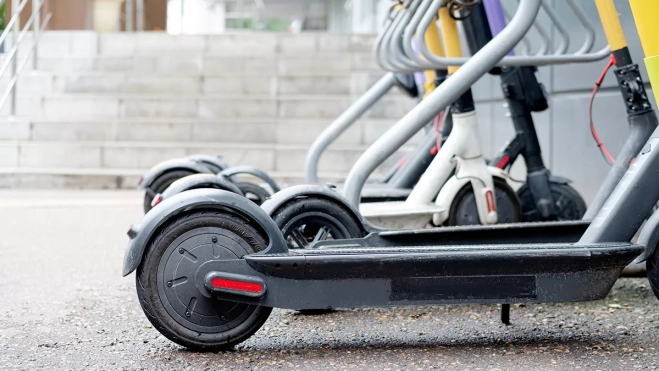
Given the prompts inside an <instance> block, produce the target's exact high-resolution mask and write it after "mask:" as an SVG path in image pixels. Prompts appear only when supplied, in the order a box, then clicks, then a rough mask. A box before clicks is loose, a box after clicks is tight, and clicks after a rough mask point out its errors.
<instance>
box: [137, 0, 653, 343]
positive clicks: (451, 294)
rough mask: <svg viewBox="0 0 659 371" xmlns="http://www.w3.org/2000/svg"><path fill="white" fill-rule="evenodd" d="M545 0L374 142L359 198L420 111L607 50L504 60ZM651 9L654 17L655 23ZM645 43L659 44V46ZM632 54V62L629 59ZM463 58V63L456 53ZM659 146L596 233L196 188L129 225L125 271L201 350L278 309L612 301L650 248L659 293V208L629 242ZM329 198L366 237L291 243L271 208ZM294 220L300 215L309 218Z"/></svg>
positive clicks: (159, 313)
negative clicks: (414, 224) (403, 221)
mask: <svg viewBox="0 0 659 371" xmlns="http://www.w3.org/2000/svg"><path fill="white" fill-rule="evenodd" d="M485 1H487V0H485ZM597 4H598V10H600V13H601V14H605V15H607V16H608V18H606V17H602V19H603V20H604V22H606V23H605V27H608V28H609V30H608V31H607V33H609V32H611V33H613V34H614V35H613V36H614V37H620V36H621V35H622V29H621V28H620V26H619V24H618V25H617V27H616V25H615V22H614V21H613V20H617V13H616V12H615V8H614V4H613V1H612V0H598V1H597ZM540 5H541V0H526V1H522V2H520V4H519V8H518V10H517V12H516V13H515V15H514V16H513V18H512V19H511V21H510V23H509V25H508V26H507V27H506V28H505V29H504V30H503V31H502V32H501V33H499V34H498V35H497V36H495V37H494V38H493V40H492V41H490V42H489V43H488V44H487V45H485V46H484V47H483V48H482V49H481V50H480V51H479V52H478V53H476V54H475V55H474V56H473V57H472V58H470V59H469V60H468V61H466V62H465V63H464V65H463V66H462V68H460V70H458V71H457V72H456V73H455V74H453V75H452V76H451V77H450V78H449V79H448V80H447V81H446V82H445V83H444V84H442V86H440V87H439V88H438V89H437V90H436V91H434V92H433V93H432V94H431V95H430V96H429V97H428V98H427V99H426V100H425V101H424V102H422V103H421V104H419V105H418V106H417V107H415V108H414V109H413V110H412V111H411V112H410V113H409V114H408V115H406V116H405V117H404V118H403V119H402V120H401V121H400V122H399V123H398V124H396V125H395V126H394V128H392V130H390V131H388V132H387V133H386V134H385V135H384V136H383V138H381V139H380V140H378V141H377V142H376V143H375V144H374V145H373V146H372V147H371V148H369V150H368V151H367V152H366V154H365V155H364V157H362V159H363V160H360V161H358V163H357V166H356V167H355V169H353V172H352V173H351V176H349V179H348V182H347V184H346V194H347V195H348V196H349V199H354V198H358V197H359V188H361V186H362V185H363V182H362V177H356V176H355V172H361V171H363V170H364V169H365V168H366V169H368V168H370V167H372V166H374V165H375V164H374V163H368V161H367V160H369V159H372V158H376V159H377V158H378V157H379V156H380V155H382V156H384V155H386V153H380V152H382V151H383V144H388V143H387V142H390V141H392V139H393V138H399V137H400V136H401V134H403V138H399V139H400V140H405V138H404V137H405V132H407V131H409V132H412V133H413V132H414V131H415V130H418V128H417V127H414V126H417V125H416V124H417V120H416V119H417V116H424V117H428V118H430V117H432V116H434V115H436V114H437V107H445V106H446V105H447V104H448V103H450V102H451V101H453V100H455V99H456V98H458V97H459V96H460V95H461V94H463V93H464V92H466V91H467V89H468V88H469V86H471V85H472V84H473V82H474V81H475V80H476V79H477V78H478V77H479V76H481V75H483V74H485V73H487V71H488V70H490V69H491V68H492V67H494V66H495V65H496V64H497V62H499V65H501V66H511V65H520V64H527V65H528V64H535V65H539V64H542V63H550V61H551V62H552V63H560V62H563V63H565V62H566V61H579V60H581V61H583V60H585V59H588V58H591V57H592V58H595V56H594V54H597V53H594V54H590V55H586V56H584V55H580V56H578V58H577V57H576V56H572V55H570V56H568V55H565V57H568V58H557V56H551V57H548V58H546V59H545V58H541V57H539V56H538V57H535V56H534V57H527V58H521V57H506V58H504V56H505V54H506V53H507V52H508V51H509V50H511V49H512V48H513V47H514V46H515V45H516V44H517V43H518V42H519V41H520V39H521V38H522V37H523V35H524V34H525V33H526V32H527V31H528V29H529V28H530V27H531V25H532V22H533V20H534V19H535V17H536V15H537V13H538V10H539V8H540ZM635 5H636V6H644V7H645V8H646V9H643V10H641V11H640V12H638V13H640V14H641V17H639V18H641V19H642V21H643V25H644V26H646V25H647V27H649V28H653V27H654V24H646V23H645V21H647V20H648V19H650V20H652V21H653V19H652V17H656V16H657V15H659V6H658V5H657V4H653V3H650V2H645V3H644V2H643V1H642V0H638V1H636V4H635ZM646 12H651V14H652V15H653V16H652V17H647V14H645V13H646ZM634 13H635V14H637V11H635V12H634ZM639 22H640V21H639ZM612 23H613V25H612ZM612 26H613V27H612ZM639 28H640V29H642V28H641V27H640V26H639ZM653 31H655V30H653ZM607 37H608V38H611V37H612V35H608V34H607ZM648 39H649V38H648ZM622 40H624V37H623V38H622ZM649 40H650V41H647V42H654V43H655V44H656V41H654V40H652V39H649ZM623 44H624V42H623ZM644 44H645V41H644ZM618 46H620V45H618ZM644 46H645V45H644ZM611 47H612V48H614V54H618V55H619V56H624V55H625V54H626V56H627V57H629V53H628V51H626V46H623V47H622V48H620V49H615V46H614V44H613V43H612V45H611ZM645 49H646V50H657V49H659V45H654V44H653V45H652V48H650V47H645ZM607 52H608V50H607ZM657 54H659V52H658V53H657ZM653 57H654V56H653ZM654 58H659V56H657V57H654ZM528 61H531V63H528ZM627 61H628V62H630V63H631V58H628V60H627ZM457 62H461V61H455V60H451V61H450V63H457ZM619 63H620V62H619ZM648 66H649V67H652V68H649V70H651V78H652V81H653V82H655V83H659V80H657V76H659V71H658V70H657V68H655V66H656V65H652V64H651V63H648ZM624 67H629V66H628V65H621V68H618V69H617V71H616V75H619V76H620V78H621V79H622V81H624V82H626V85H627V86H629V84H630V82H632V81H637V78H638V79H640V76H634V75H633V74H634V72H633V71H634V69H633V68H632V69H629V68H627V69H622V68H624ZM635 71H638V70H637V69H636V70H635ZM628 78H632V79H631V80H627V79H628ZM638 81H642V80H638ZM638 81H637V82H638ZM621 85H625V84H622V83H621ZM634 89H636V90H634ZM642 89H643V85H642V84H639V85H634V87H633V88H632V90H633V91H634V92H635V95H634V97H636V98H637V99H636V100H633V101H632V102H630V103H632V105H633V106H634V107H637V108H643V109H645V108H649V107H644V104H649V102H647V100H646V101H644V102H643V100H642V99H641V98H642V97H643V95H644V94H641V93H642V92H643V90H642ZM638 104H641V105H640V106H637V105H638ZM645 117H646V119H647V117H648V116H645ZM655 123H656V118H655ZM410 124H414V125H410ZM408 126H409V127H408ZM655 126H656V125H655ZM658 144H659V130H657V131H655V133H654V134H653V135H652V138H651V139H650V140H649V141H648V144H647V146H646V147H645V149H644V150H643V151H641V153H640V154H639V155H638V156H637V157H636V161H635V162H634V163H633V164H632V165H631V167H630V168H629V170H628V171H627V172H626V174H625V175H624V177H623V179H622V180H621V181H620V182H619V184H618V186H617V187H616V188H615V190H614V192H613V193H612V195H611V196H610V197H609V199H608V200H607V202H606V204H605V206H604V207H603V208H602V209H601V211H600V212H599V213H598V214H597V217H596V218H595V220H594V222H593V223H592V224H590V226H589V227H588V229H587V230H586V231H585V233H575V232H576V231H575V228H573V226H574V225H577V224H578V223H574V222H572V223H570V222H557V223H526V224H518V225H494V226H472V227H461V228H439V229H424V230H414V231H386V230H380V229H377V228H374V227H372V226H370V225H369V224H368V223H367V222H365V221H363V220H362V219H361V218H360V215H359V211H358V210H356V209H355V208H354V207H353V206H351V205H352V204H351V203H350V202H348V201H347V200H345V199H344V198H343V197H341V196H340V195H339V194H337V193H336V192H334V191H332V190H331V189H327V188H321V187H315V186H301V187H298V189H295V188H287V189H285V190H283V191H281V192H279V193H278V194H277V195H275V198H276V199H275V198H272V199H270V200H268V201H267V202H266V203H264V205H263V206H262V208H259V207H258V206H256V205H255V204H254V203H252V202H250V201H248V200H247V199H245V198H244V197H240V196H237V195H236V194H233V193H230V192H226V191H221V190H210V189H199V190H194V191H190V192H187V193H185V194H179V195H177V196H175V197H173V198H171V199H169V200H166V201H164V202H162V203H161V204H160V205H158V206H157V207H156V208H154V210H152V212H150V213H148V214H147V215H146V216H145V218H144V219H143V221H142V223H141V224H140V225H137V226H133V227H131V229H130V230H129V232H128V234H129V236H130V238H131V242H130V245H129V248H128V250H127V253H126V258H125V262H124V275H127V274H130V273H131V272H132V271H134V270H135V269H139V271H138V272H137V277H136V281H137V289H138V296H139V297H140V304H141V305H142V308H143V310H144V311H145V313H147V317H148V318H149V320H150V321H151V322H152V323H153V324H154V327H156V328H157V329H158V330H159V331H160V332H161V333H163V334H164V335H165V336H167V337H168V338H169V339H171V340H172V341H175V342H177V343H179V344H181V345H184V346H186V347H190V348H193V349H197V350H218V349H223V348H226V347H229V346H232V345H234V344H237V343H240V342H242V341H244V340H246V339H247V338H249V337H250V336H251V335H253V334H254V333H255V332H256V331H257V330H258V329H259V327H260V326H261V325H262V324H263V323H264V322H265V321H266V320H267V318H268V316H269V314H270V311H271V308H272V307H278V308H292V309H300V308H302V309H304V308H336V307H361V306H399V305H428V304H468V303H481V304H494V303H529V302H530V303H534V302H559V301H586V300H597V299H600V298H603V297H604V296H606V294H607V293H608V292H609V290H610V288H611V286H612V285H613V283H614V282H615V280H616V279H617V277H618V275H619V274H620V272H621V271H622V269H623V268H624V266H625V265H627V264H628V263H629V262H630V261H632V260H633V259H634V258H635V257H636V256H638V255H639V254H641V253H642V256H641V257H640V259H649V263H650V264H649V278H650V280H651V282H652V284H653V285H652V286H653V288H655V287H659V281H658V280H657V277H659V268H657V267H659V254H657V253H656V252H655V247H656V242H657V241H656V240H653V239H652V238H653V237H652V236H659V214H657V213H655V214H653V215H652V216H651V217H650V218H649V219H648V220H647V222H646V224H645V227H644V229H643V232H642V233H641V235H640V237H639V242H638V244H632V243H630V242H629V241H630V240H631V238H632V237H633V236H634V234H635V233H636V231H637V230H638V228H639V227H640V226H641V224H642V223H643V221H645V219H646V218H647V216H648V215H650V212H651V211H652V207H653V206H654V204H655V203H656V202H657V200H659V188H657V187H655V186H654V185H655V184H656V182H657V181H659V152H657V151H656V146H657V145H658ZM388 151H390V150H389V149H388V150H386V151H384V152H388ZM374 162H377V161H374ZM375 166H377V165H375ZM364 180H365V178H364ZM304 200H306V201H304ZM318 201H322V202H329V203H332V204H335V205H339V206H340V207H341V208H343V209H344V211H345V213H344V215H348V216H349V217H351V218H352V223H351V224H350V225H354V226H357V228H359V229H361V230H362V236H361V237H358V238H352V239H348V240H324V241H323V240H321V239H319V240H317V241H313V242H312V246H310V247H312V248H310V249H297V250H296V249H289V245H288V243H287V241H286V240H285V239H284V237H283V235H282V232H281V231H280V228H279V227H278V226H277V225H276V224H275V222H274V221H273V219H272V218H271V215H273V214H276V213H277V210H280V209H281V207H282V206H284V205H289V204H292V203H298V204H299V208H301V209H304V205H303V204H300V202H318ZM288 217H289V218H290V219H291V220H293V219H295V218H296V217H298V215H295V214H293V213H291V214H290V215H289V216H288ZM577 229H578V228H577ZM646 231H647V232H646ZM320 232H321V231H319V233H320ZM576 234H579V235H581V236H580V238H577V239H578V241H576V242H572V243H567V242H565V240H566V239H571V238H573V237H574V236H575V235H576ZM655 239H656V238H655ZM655 294H658V295H659V293H656V292H655Z"/></svg>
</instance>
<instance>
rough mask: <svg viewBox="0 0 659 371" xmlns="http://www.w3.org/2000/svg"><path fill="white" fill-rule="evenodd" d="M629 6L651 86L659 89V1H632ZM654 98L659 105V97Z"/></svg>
mask: <svg viewBox="0 0 659 371" xmlns="http://www.w3.org/2000/svg"><path fill="white" fill-rule="evenodd" d="M629 5H630V6H631V8H632V14H633V15H634V21H635V23H636V30H637V31H638V36H639V37H640V38H641V45H642V46H643V52H644V53H645V67H647V70H648V76H650V85H652V86H654V87H659V27H658V26H657V18H659V1H656V0H630V1H629ZM654 98H655V101H656V102H657V104H659V97H657V95H656V94H655V96H654Z"/></svg>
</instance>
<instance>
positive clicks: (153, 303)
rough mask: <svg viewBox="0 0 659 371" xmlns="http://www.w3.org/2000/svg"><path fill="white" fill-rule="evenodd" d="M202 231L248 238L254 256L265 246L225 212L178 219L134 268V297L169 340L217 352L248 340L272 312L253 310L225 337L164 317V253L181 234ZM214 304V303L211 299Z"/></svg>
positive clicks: (251, 230)
mask: <svg viewBox="0 0 659 371" xmlns="http://www.w3.org/2000/svg"><path fill="white" fill-rule="evenodd" d="M203 227H217V228H223V229H228V230H230V231H232V232H234V233H236V234H237V235H239V236H245V235H247V236H250V237H252V238H249V239H248V238H245V239H244V240H245V241H246V242H247V243H248V244H249V245H250V247H251V248H252V249H253V250H254V252H258V251H262V250H264V249H265V248H266V246H267V243H266V241H265V239H264V238H263V236H261V235H260V234H259V232H257V231H256V229H254V227H252V226H251V225H250V224H249V223H248V222H247V221H245V220H243V219H241V218H239V217H237V216H234V215H230V214H228V213H226V212H217V211H196V212H192V213H189V214H186V215H183V216H180V217H177V218H176V219H175V220H174V221H173V222H171V223H169V224H168V225H166V226H165V227H164V228H163V229H161V230H160V231H159V232H158V233H157V235H156V236H155V238H154V239H153V240H152V242H151V243H150V244H149V246H148V248H147V251H146V253H145V255H144V258H143V259H142V262H141V263H140V265H139V267H138V268H137V274H136V280H135V281H136V286H137V296H138V299H139V302H140V305H141V306H142V310H143V311H144V314H146V317H147V318H148V319H149V321H150V322H151V324H153V327H155V328H156V329H157V330H158V331H159V332H160V333H161V334H163V335H164V336H165V337H166V338H168V339H169V340H171V341H173V342H175V343H177V344H179V345H182V346H184V347H186V348H190V349H193V350H196V351H204V352H207V351H220V350H226V349H229V348H231V347H232V346H234V345H236V344H238V343H241V342H243V341H245V340H247V339H248V338H249V337H250V336H252V335H253V334H254V333H255V332H256V331H257V330H258V329H259V328H260V327H261V326H262V325H263V324H264V323H265V321H266V320H267V319H268V317H269V316H270V312H271V311H272V308H270V307H262V306H254V309H253V313H252V314H251V315H250V316H249V318H247V320H246V321H245V322H243V323H242V324H240V325H238V326H237V327H235V328H232V329H230V330H229V331H227V332H224V333H220V334H218V333H199V332H197V331H192V330H189V329H187V328H186V327H184V326H183V325H181V324H179V323H178V322H176V320H174V319H173V318H172V317H171V316H170V314H169V313H167V311H166V309H165V307H164V306H163V304H162V302H161V299H160V295H159V293H158V285H157V280H158V273H157V272H158V266H159V264H160V261H161V259H162V258H163V256H162V255H163V253H164V252H165V251H166V250H167V248H168V247H169V246H170V244H171V243H172V242H173V241H175V240H176V238H178V237H179V236H181V235H182V234H184V233H186V232H188V231H191V230H194V229H196V228H203ZM211 300H214V299H211Z"/></svg>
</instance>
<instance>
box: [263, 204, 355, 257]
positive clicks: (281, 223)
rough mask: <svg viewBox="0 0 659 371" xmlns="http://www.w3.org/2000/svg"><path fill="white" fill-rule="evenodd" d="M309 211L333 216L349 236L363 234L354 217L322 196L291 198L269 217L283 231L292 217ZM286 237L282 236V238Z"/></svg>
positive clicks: (353, 236)
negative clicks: (291, 199)
mask: <svg viewBox="0 0 659 371" xmlns="http://www.w3.org/2000/svg"><path fill="white" fill-rule="evenodd" d="M311 212H316V213H324V214H329V215H331V216H332V217H334V219H336V220H337V221H338V222H339V223H340V224H341V225H342V226H343V227H344V228H345V229H346V231H347V232H348V235H349V238H360V237H363V236H364V233H363V232H362V229H361V228H360V223H358V222H357V221H356V220H355V219H354V217H353V216H352V214H351V213H350V212H348V211H347V210H346V209H345V208H343V207H342V206H340V205H338V204H337V203H336V202H332V201H330V200H327V199H324V198H314V197H307V198H299V199H296V200H293V201H291V202H288V203H286V204H284V205H283V206H281V207H280V208H278V209H277V210H276V211H275V212H274V213H273V214H272V215H271V217H272V220H274V222H275V224H277V227H278V228H279V229H280V230H281V231H282V233H284V227H285V226H286V224H288V222H289V221H290V219H291V218H292V217H297V216H299V215H300V214H303V213H311ZM286 237H287V236H284V239H286ZM289 247H290V246H289Z"/></svg>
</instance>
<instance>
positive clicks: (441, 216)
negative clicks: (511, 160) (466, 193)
mask: <svg viewBox="0 0 659 371" xmlns="http://www.w3.org/2000/svg"><path fill="white" fill-rule="evenodd" d="M487 170H488V171H489V173H490V175H492V176H493V177H498V178H502V179H508V174H506V172H505V171H503V170H502V169H499V168H498V167H496V166H488V167H487ZM470 181H471V180H470V179H469V178H458V177H456V176H455V175H454V176H452V177H451V178H450V179H449V180H448V181H447V182H446V183H445V184H444V185H443V186H442V189H441V190H440V191H439V194H438V195H437V200H436V201H435V204H437V205H438V206H440V207H441V208H442V211H441V212H439V213H437V214H434V215H433V217H432V221H433V223H434V224H435V225H442V224H444V222H445V221H447V220H448V216H449V211H450V210H451V204H452V203H453V200H454V199H455V197H456V196H457V194H458V192H460V190H461V189H462V187H464V186H465V185H467V183H469V182H470Z"/></svg>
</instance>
